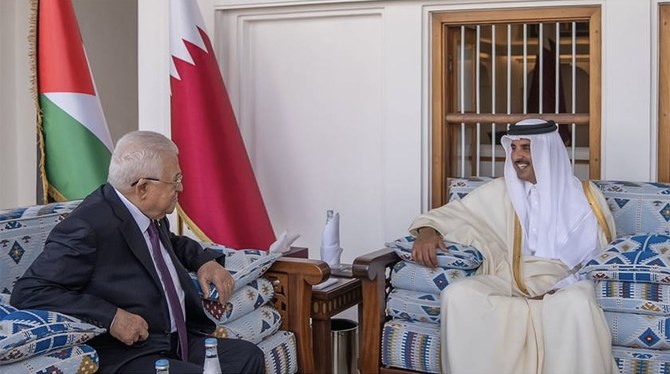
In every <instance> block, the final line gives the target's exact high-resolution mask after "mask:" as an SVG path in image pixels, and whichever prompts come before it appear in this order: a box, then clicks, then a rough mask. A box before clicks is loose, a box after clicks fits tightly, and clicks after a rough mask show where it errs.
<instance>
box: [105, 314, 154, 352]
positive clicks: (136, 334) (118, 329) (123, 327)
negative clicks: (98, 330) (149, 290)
mask: <svg viewBox="0 0 670 374" xmlns="http://www.w3.org/2000/svg"><path fill="white" fill-rule="evenodd" d="M109 333H110V334H111V335H112V336H113V337H115V338H116V339H118V340H119V341H121V343H123V344H125V345H133V344H135V343H136V342H138V341H144V340H147V338H148V337H149V325H148V324H147V321H145V320H144V318H142V317H140V316H138V315H137V314H133V313H130V312H127V311H125V310H123V309H121V308H118V309H116V314H115V315H114V320H113V321H112V325H111V326H110V327H109Z"/></svg>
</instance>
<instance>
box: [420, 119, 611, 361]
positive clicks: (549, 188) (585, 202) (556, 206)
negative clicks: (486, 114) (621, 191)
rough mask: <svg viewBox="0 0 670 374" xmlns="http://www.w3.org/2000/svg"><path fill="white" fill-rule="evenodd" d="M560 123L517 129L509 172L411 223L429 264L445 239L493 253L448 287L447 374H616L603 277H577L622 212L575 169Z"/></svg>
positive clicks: (508, 141) (508, 140)
mask: <svg viewBox="0 0 670 374" xmlns="http://www.w3.org/2000/svg"><path fill="white" fill-rule="evenodd" d="M556 130H557V126H556V124H554V123H553V122H546V121H543V120H524V121H521V122H519V123H517V124H515V125H513V126H511V127H510V129H509V131H508V134H507V135H505V136H504V137H503V138H502V145H503V147H504V149H505V152H506V160H505V170H504V178H499V179H495V180H493V181H491V182H490V183H487V184H485V185H483V186H481V187H480V188H478V189H476V190H474V191H472V192H471V193H470V194H468V195H467V196H466V197H465V198H464V199H462V200H458V201H454V202H451V203H449V204H447V205H444V206H442V207H440V208H436V209H433V210H431V211H429V212H428V213H426V214H423V215H421V216H419V217H417V218H416V219H415V220H414V222H413V223H412V226H411V227H410V232H412V234H413V235H415V236H416V242H415V244H414V248H413V256H414V258H415V259H416V260H417V261H418V262H420V263H423V264H425V265H427V266H431V267H434V266H436V264H437V260H436V257H435V253H436V251H437V250H446V247H445V245H444V241H443V240H449V241H453V242H457V243H462V244H466V245H471V246H474V247H476V248H478V249H479V250H481V251H482V254H483V255H484V258H485V260H484V263H483V264H482V266H481V268H480V269H479V271H478V274H477V275H476V276H473V277H469V278H465V279H464V280H461V281H458V282H455V283H454V284H452V285H450V286H449V287H447V288H446V289H445V290H444V291H443V293H442V352H441V353H442V355H441V364H442V371H443V372H447V373H457V374H458V373H486V374H489V373H566V374H571V373H612V372H617V367H616V364H615V362H614V360H613V358H612V353H611V336H610V333H609V329H608V327H607V322H606V320H605V317H604V314H603V312H602V310H601V309H600V308H599V307H598V306H597V305H596V303H595V291H594V285H593V282H592V281H591V280H588V279H585V278H586V277H584V276H580V275H578V273H577V271H578V270H579V268H580V267H581V266H582V264H584V263H586V262H588V260H589V259H591V258H592V257H594V256H595V255H596V254H597V253H598V252H599V251H600V250H601V249H602V248H603V247H604V246H605V245H606V244H607V242H608V241H609V240H611V238H612V237H613V235H614V232H613V230H614V220H613V218H612V215H611V213H610V211H609V209H608V208H607V204H606V202H605V199H604V197H603V196H602V194H601V193H600V191H599V190H598V188H597V187H595V186H593V185H592V184H591V183H589V182H586V183H582V182H580V181H579V180H578V179H577V178H576V177H575V176H574V175H573V172H572V167H571V164H570V160H569V158H568V155H567V152H566V149H565V146H564V144H563V142H562V141H561V138H560V136H559V135H558V132H557V131H556Z"/></svg>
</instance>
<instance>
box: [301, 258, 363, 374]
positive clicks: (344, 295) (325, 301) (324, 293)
mask: <svg viewBox="0 0 670 374" xmlns="http://www.w3.org/2000/svg"><path fill="white" fill-rule="evenodd" d="M346 266H348V269H349V270H348V271H347V268H346ZM350 274H351V265H345V268H344V270H339V271H338V270H335V269H332V270H331V277H334V278H336V279H337V283H334V284H332V285H330V286H328V287H325V288H323V289H321V290H315V289H313V290H312V312H311V316H312V344H313V350H314V364H315V367H316V372H317V373H330V372H331V371H332V367H333V347H332V342H331V339H330V333H331V327H330V319H331V318H332V317H333V316H334V315H336V314H338V313H340V312H343V311H344V310H346V309H349V308H351V307H352V306H355V305H358V312H359V314H360V312H361V301H362V300H361V281H360V279H358V278H352V277H351V275H350ZM356 365H357V366H358V363H357V364H356Z"/></svg>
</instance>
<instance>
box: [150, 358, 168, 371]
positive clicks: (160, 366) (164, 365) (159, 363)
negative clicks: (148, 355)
mask: <svg viewBox="0 0 670 374" xmlns="http://www.w3.org/2000/svg"><path fill="white" fill-rule="evenodd" d="M154 366H155V367H156V374H169V373H170V361H168V360H166V359H164V358H161V359H160V360H156V364H155V365H154Z"/></svg>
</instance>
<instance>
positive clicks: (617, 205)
mask: <svg viewBox="0 0 670 374" xmlns="http://www.w3.org/2000/svg"><path fill="white" fill-rule="evenodd" d="M593 183H595V184H596V186H598V188H600V190H601V191H602V192H603V194H604V195H605V199H607V205H608V206H609V208H610V211H612V215H613V216H614V221H615V223H616V229H617V235H618V236H625V235H633V234H636V233H641V232H661V231H668V230H670V184H666V183H647V182H621V181H593Z"/></svg>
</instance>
